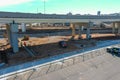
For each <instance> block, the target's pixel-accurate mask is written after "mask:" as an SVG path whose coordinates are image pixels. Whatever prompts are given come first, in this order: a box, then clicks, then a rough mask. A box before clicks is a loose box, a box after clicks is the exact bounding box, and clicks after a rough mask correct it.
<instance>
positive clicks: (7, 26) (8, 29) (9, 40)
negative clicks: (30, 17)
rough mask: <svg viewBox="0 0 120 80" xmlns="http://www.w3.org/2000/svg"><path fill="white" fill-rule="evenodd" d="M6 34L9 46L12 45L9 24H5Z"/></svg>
mask: <svg viewBox="0 0 120 80" xmlns="http://www.w3.org/2000/svg"><path fill="white" fill-rule="evenodd" d="M6 32H7V36H8V42H9V44H10V45H12V42H11V38H10V37H11V30H10V25H9V24H6Z"/></svg>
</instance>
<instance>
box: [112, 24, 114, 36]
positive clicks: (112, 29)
mask: <svg viewBox="0 0 120 80" xmlns="http://www.w3.org/2000/svg"><path fill="white" fill-rule="evenodd" d="M112 33H113V34H115V23H113V24H112Z"/></svg>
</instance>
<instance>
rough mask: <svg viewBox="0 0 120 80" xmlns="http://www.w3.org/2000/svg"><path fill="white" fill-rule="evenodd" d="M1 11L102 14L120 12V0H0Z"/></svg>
mask: <svg viewBox="0 0 120 80" xmlns="http://www.w3.org/2000/svg"><path fill="white" fill-rule="evenodd" d="M44 1H45V4H44ZM0 11H8V12H25V13H46V14H67V13H69V12H71V13H73V14H97V11H101V14H109V13H119V12H120V0H0Z"/></svg>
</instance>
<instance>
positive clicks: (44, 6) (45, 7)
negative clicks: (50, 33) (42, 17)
mask: <svg viewBox="0 0 120 80" xmlns="http://www.w3.org/2000/svg"><path fill="white" fill-rule="evenodd" d="M45 8H46V5H45V0H44V14H45Z"/></svg>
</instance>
